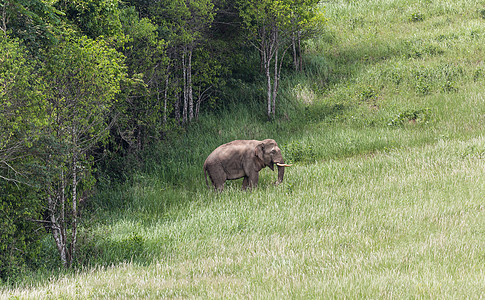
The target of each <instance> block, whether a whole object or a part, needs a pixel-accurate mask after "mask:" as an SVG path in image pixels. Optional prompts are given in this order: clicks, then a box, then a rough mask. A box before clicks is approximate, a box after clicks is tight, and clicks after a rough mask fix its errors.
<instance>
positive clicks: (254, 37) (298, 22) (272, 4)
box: [238, 0, 318, 119]
mask: <svg viewBox="0 0 485 300" xmlns="http://www.w3.org/2000/svg"><path fill="white" fill-rule="evenodd" d="M317 3H318V2H316V1H305V0H239V1H238V9H239V14H240V16H241V18H242V20H243V23H244V27H245V28H246V30H247V35H248V41H249V42H250V43H251V44H252V45H253V46H254V47H255V48H256V49H257V50H258V52H259V54H260V57H261V69H262V71H263V72H264V74H265V77H266V93H267V102H266V103H267V115H268V118H269V119H274V118H275V114H276V98H277V95H278V89H279V82H280V78H281V68H282V65H283V59H284V57H285V54H286V52H287V51H288V49H289V48H290V46H291V45H292V41H294V40H295V36H297V37H298V32H300V31H301V30H302V28H303V25H304V24H308V23H311V22H312V19H313V18H314V16H315V13H316V12H317V10H316V9H315V6H316V4H317ZM300 37H301V34H300Z"/></svg>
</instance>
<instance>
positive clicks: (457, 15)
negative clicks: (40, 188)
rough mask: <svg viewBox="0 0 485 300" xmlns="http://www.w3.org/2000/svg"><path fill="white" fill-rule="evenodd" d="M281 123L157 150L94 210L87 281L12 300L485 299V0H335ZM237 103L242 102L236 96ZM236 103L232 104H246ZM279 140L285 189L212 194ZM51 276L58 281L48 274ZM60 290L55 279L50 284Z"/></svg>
mask: <svg viewBox="0 0 485 300" xmlns="http://www.w3.org/2000/svg"><path fill="white" fill-rule="evenodd" d="M322 9H325V11H326V15H327V17H328V19H329V22H328V25H327V29H326V31H325V33H324V34H323V35H322V36H320V37H319V38H317V39H314V40H313V41H311V42H309V43H308V45H307V61H306V65H307V68H306V71H305V73H304V74H287V75H286V76H285V78H284V82H283V83H282V92H281V94H280V96H281V98H280V99H281V102H280V104H279V110H280V111H279V112H280V113H279V116H278V120H277V121H275V122H272V123H267V122H265V121H264V103H263V102H261V103H260V105H261V107H259V106H258V105H259V104H258V102H257V100H258V96H257V95H258V89H260V88H261V87H259V86H243V85H242V86H240V90H239V91H237V93H235V95H237V97H247V99H248V100H247V102H248V103H249V105H247V106H244V107H242V106H240V105H237V104H236V105H235V107H233V108H232V109H231V110H228V111H220V112H218V113H217V114H215V115H214V114H207V115H205V116H203V117H202V119H201V120H200V122H198V123H197V124H194V125H193V126H192V127H191V128H188V129H187V131H186V132H185V133H184V134H183V137H184V138H183V139H180V140H178V141H177V142H173V141H172V142H170V143H167V144H165V145H164V144H162V145H158V146H154V147H153V148H152V149H150V150H149V151H147V152H146V154H145V164H143V166H142V167H141V168H139V169H137V171H134V172H132V173H131V174H130V175H129V176H128V178H129V179H128V180H127V181H126V182H125V183H124V184H122V185H117V184H115V183H114V181H113V180H112V179H110V178H109V177H105V178H102V180H101V182H100V185H101V189H100V192H99V193H98V195H97V196H96V199H94V200H92V203H91V204H90V207H89V213H86V215H84V216H83V217H84V223H83V224H82V228H81V229H80V230H81V233H80V235H81V236H80V242H79V243H80V250H79V260H80V261H79V262H80V264H81V265H84V266H85V267H83V268H82V269H80V270H78V271H76V272H73V273H71V272H67V273H65V274H60V275H59V274H58V272H57V271H55V272H52V271H47V270H51V269H52V268H54V269H55V267H56V266H55V262H54V260H53V259H52V257H55V249H54V246H53V245H51V244H52V243H49V241H46V245H45V253H46V260H45V261H46V267H45V268H44V269H45V270H46V271H44V272H39V273H38V274H33V275H32V277H31V278H26V279H25V281H24V283H23V284H22V285H20V286H19V287H17V288H4V289H2V290H0V297H1V298H4V297H5V298H8V297H18V298H21V299H23V298H31V299H39V298H79V299H84V298H87V297H92V298H131V297H133V298H154V299H158V298H161V297H168V298H188V297H194V298H208V297H210V298H316V297H322V298H327V297H349V298H362V297H367V298H404V297H406V298H408V297H413V298H444V297H447V298H464V297H469V298H480V297H483V296H484V294H485V281H484V280H483V278H484V277H485V252H484V250H483V249H485V234H484V231H485V204H484V203H483V199H485V135H484V132H485V124H484V122H485V91H484V88H483V86H484V84H485V65H484V62H483V59H484V58H485V47H484V45H485V2H483V1H412V0H401V1H398V0H395V1H392V0H381V1H377V0H375V1H372V0H369V1H343V0H335V1H327V2H325V3H324V5H322ZM241 95H242V96H241ZM235 97H236V96H235ZM253 138H255V139H264V138H274V139H275V140H276V141H277V142H278V143H279V144H280V146H281V148H282V149H283V154H284V156H285V158H286V160H287V161H289V162H292V163H294V166H293V167H292V168H291V169H287V171H286V178H285V181H284V183H283V184H282V185H279V186H277V187H275V186H273V185H272V182H274V180H275V178H276V173H273V172H271V171H270V170H263V171H262V172H261V177H260V185H259V187H258V189H256V190H254V191H251V192H242V191H240V186H241V181H240V180H238V181H234V182H230V183H229V184H228V185H226V190H225V191H224V192H223V193H220V194H217V193H214V192H211V191H208V190H207V188H206V186H205V181H204V178H203V176H202V172H201V169H202V164H203V161H204V160H205V158H206V156H207V155H208V154H209V153H210V152H211V151H212V150H213V149H214V148H215V147H217V146H218V145H220V144H222V143H225V142H228V141H230V140H233V139H253ZM54 274H56V276H54ZM47 278H49V279H47Z"/></svg>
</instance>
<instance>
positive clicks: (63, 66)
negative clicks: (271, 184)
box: [42, 35, 125, 267]
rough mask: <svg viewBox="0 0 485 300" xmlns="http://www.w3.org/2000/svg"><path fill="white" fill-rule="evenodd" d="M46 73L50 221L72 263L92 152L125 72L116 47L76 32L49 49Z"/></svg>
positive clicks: (46, 189) (65, 260) (62, 252)
mask: <svg viewBox="0 0 485 300" xmlns="http://www.w3.org/2000/svg"><path fill="white" fill-rule="evenodd" d="M42 71H43V76H44V79H45V83H46V86H45V91H44V93H45V95H46V98H47V101H48V103H47V109H46V110H47V114H48V118H49V125H50V126H49V128H48V131H47V132H46V136H45V139H44V143H45V144H44V149H45V156H44V157H45V160H44V161H45V163H46V166H45V167H46V168H47V169H48V170H49V172H48V174H49V176H47V177H46V178H45V179H44V180H45V181H46V182H45V185H44V192H45V194H46V195H47V212H48V221H49V227H50V228H51V230H52V234H53V237H54V240H55V242H56V245H57V248H58V251H59V254H60V258H61V261H62V263H63V264H64V266H66V267H70V266H71V265H72V263H73V261H74V259H75V252H76V241H77V224H78V218H79V211H78V203H79V201H80V198H81V197H82V192H83V191H86V190H89V188H90V187H91V186H92V182H93V178H92V166H93V161H92V159H90V156H89V153H90V151H92V150H93V148H94V147H96V145H97V144H98V143H99V142H101V141H103V140H105V139H106V137H107V136H108V128H109V126H110V124H109V120H108V116H109V113H110V111H111V108H112V106H113V104H114V102H115V101H116V95H117V94H118V93H119V92H120V82H121V81H122V80H123V78H124V77H125V71H124V67H123V59H122V57H121V56H120V54H119V53H118V52H117V51H115V50H114V49H112V48H109V47H107V46H106V45H105V44H104V43H103V42H102V41H94V40H91V39H89V38H87V37H81V38H78V37H76V36H73V35H68V36H66V37H65V40H64V41H62V42H61V43H60V44H59V45H57V46H56V47H53V48H52V49H51V50H50V51H48V53H47V57H46V61H45V66H44V68H43V70H42Z"/></svg>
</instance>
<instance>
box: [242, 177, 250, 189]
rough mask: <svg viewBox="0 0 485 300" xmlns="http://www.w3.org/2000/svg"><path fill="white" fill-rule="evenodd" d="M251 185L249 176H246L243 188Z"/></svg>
mask: <svg viewBox="0 0 485 300" xmlns="http://www.w3.org/2000/svg"><path fill="white" fill-rule="evenodd" d="M248 186H249V177H247V176H244V179H243V183H242V189H243V190H246V189H247V188H248Z"/></svg>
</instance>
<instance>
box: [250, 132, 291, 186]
mask: <svg viewBox="0 0 485 300" xmlns="http://www.w3.org/2000/svg"><path fill="white" fill-rule="evenodd" d="M255 155H256V157H257V158H258V159H260V160H261V161H262V162H263V164H264V166H265V167H269V168H270V169H271V170H272V171H274V165H275V164H276V165H277V166H278V181H277V182H276V183H281V182H282V181H283V177H284V176H285V167H289V166H290V165H288V164H285V161H284V159H283V155H282V154H281V149H280V148H279V147H278V144H276V142H275V141H274V140H272V139H266V140H264V141H261V143H259V144H258V145H257V146H256V149H255Z"/></svg>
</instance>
